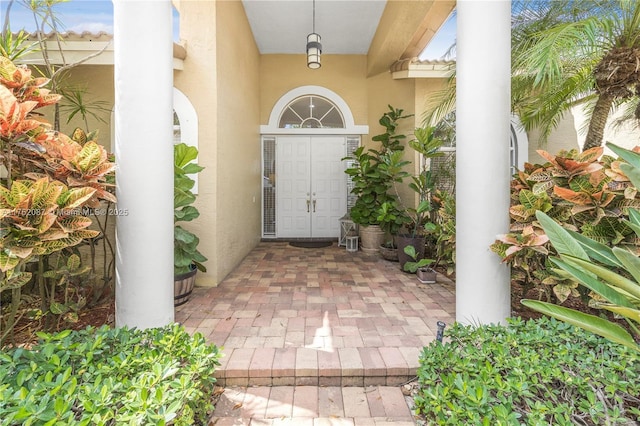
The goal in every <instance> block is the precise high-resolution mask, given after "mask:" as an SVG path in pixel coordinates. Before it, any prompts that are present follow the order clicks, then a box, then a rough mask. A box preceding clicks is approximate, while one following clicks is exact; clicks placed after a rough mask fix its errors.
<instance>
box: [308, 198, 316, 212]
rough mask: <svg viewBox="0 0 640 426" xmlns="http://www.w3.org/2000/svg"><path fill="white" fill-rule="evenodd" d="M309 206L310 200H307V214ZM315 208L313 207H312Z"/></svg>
mask: <svg viewBox="0 0 640 426" xmlns="http://www.w3.org/2000/svg"><path fill="white" fill-rule="evenodd" d="M310 204H311V200H309V199H307V213H309V205H310ZM314 207H315V205H314Z"/></svg>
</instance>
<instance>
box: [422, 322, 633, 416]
mask: <svg viewBox="0 0 640 426" xmlns="http://www.w3.org/2000/svg"><path fill="white" fill-rule="evenodd" d="M445 342H446V343H444V344H440V343H438V342H437V341H434V342H432V343H431V345H430V346H428V347H426V348H424V350H423V353H422V355H421V357H420V365H421V366H420V368H419V370H418V377H419V381H420V386H421V387H420V390H419V393H418V394H417V396H416V397H415V403H416V408H417V411H418V412H419V414H420V415H422V416H424V417H425V418H426V420H427V424H448V425H549V424H553V425H574V424H585V425H602V424H610V425H614V424H619V425H627V424H636V422H638V421H640V399H639V398H638V395H640V355H638V353H637V352H634V351H632V350H629V349H627V348H625V347H623V346H621V345H616V344H613V343H610V342H608V341H607V340H605V339H603V338H601V337H598V336H596V335H594V334H592V333H589V332H585V331H583V330H581V329H578V328H575V327H573V326H571V325H569V324H566V323H563V322H560V321H556V320H554V319H548V318H542V319H540V320H530V321H527V322H525V321H523V320H521V319H511V320H509V325H508V326H497V325H486V326H481V327H478V328H473V327H465V326H461V325H458V324H456V325H454V326H453V327H452V328H451V329H448V330H447V332H446V333H445Z"/></svg>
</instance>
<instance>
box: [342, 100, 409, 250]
mask: <svg viewBox="0 0 640 426" xmlns="http://www.w3.org/2000/svg"><path fill="white" fill-rule="evenodd" d="M408 117H411V115H403V110H402V109H397V108H394V107H392V106H391V105H389V111H387V112H385V113H384V114H383V115H382V117H381V118H380V120H379V123H380V124H381V125H382V126H383V127H384V128H385V130H386V131H385V132H384V133H382V134H379V135H376V136H374V137H373V138H372V140H373V141H375V142H380V147H379V148H378V149H374V148H369V149H365V147H364V146H361V147H359V148H358V149H356V150H355V151H354V152H353V154H352V155H351V156H349V157H345V158H343V160H348V161H351V166H350V167H349V168H347V170H345V173H347V174H348V175H349V176H351V179H352V181H353V185H354V186H353V189H352V190H351V192H352V193H353V194H354V195H356V202H355V204H354V206H353V207H352V208H351V212H350V214H351V219H352V220H353V222H354V223H356V224H358V225H360V234H361V235H360V236H361V242H362V249H363V251H371V252H377V251H378V250H379V247H380V245H381V244H382V243H383V242H384V232H383V230H382V229H380V227H379V226H380V224H381V221H380V219H378V216H379V214H380V213H379V212H380V208H381V206H382V205H383V204H384V203H386V202H393V201H394V200H395V196H394V195H393V194H391V193H390V190H391V187H392V183H393V182H392V177H391V176H389V174H388V172H387V171H386V169H385V168H384V167H383V165H382V158H384V156H386V155H387V154H388V153H391V152H401V151H402V150H403V149H404V146H403V145H402V144H401V141H402V140H403V139H404V138H406V136H405V135H402V134H397V133H396V129H397V127H398V125H399V124H398V122H399V121H400V120H401V119H404V118H408ZM365 234H366V235H365ZM379 240H381V241H379Z"/></svg>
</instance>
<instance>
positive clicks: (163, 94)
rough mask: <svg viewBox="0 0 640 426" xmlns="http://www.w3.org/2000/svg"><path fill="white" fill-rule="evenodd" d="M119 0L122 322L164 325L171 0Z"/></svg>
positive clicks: (169, 311) (169, 309) (169, 281)
mask: <svg viewBox="0 0 640 426" xmlns="http://www.w3.org/2000/svg"><path fill="white" fill-rule="evenodd" d="M113 5H114V54H115V59H114V62H115V65H114V74H115V89H116V96H115V153H116V163H117V166H118V168H117V175H116V180H117V187H116V195H117V197H118V210H119V213H120V215H119V216H118V218H117V230H116V244H117V259H116V326H118V327H120V326H129V327H138V328H150V327H160V326H163V325H166V324H169V323H172V322H173V320H174V310H173V136H172V132H173V129H172V125H173V100H172V96H173V44H172V42H173V36H172V16H171V1H170V0H114V1H113Z"/></svg>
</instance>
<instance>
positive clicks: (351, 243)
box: [346, 235, 358, 252]
mask: <svg viewBox="0 0 640 426" xmlns="http://www.w3.org/2000/svg"><path fill="white" fill-rule="evenodd" d="M346 240H347V251H348V252H354V251H358V236H351V235H347V237H346Z"/></svg>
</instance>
